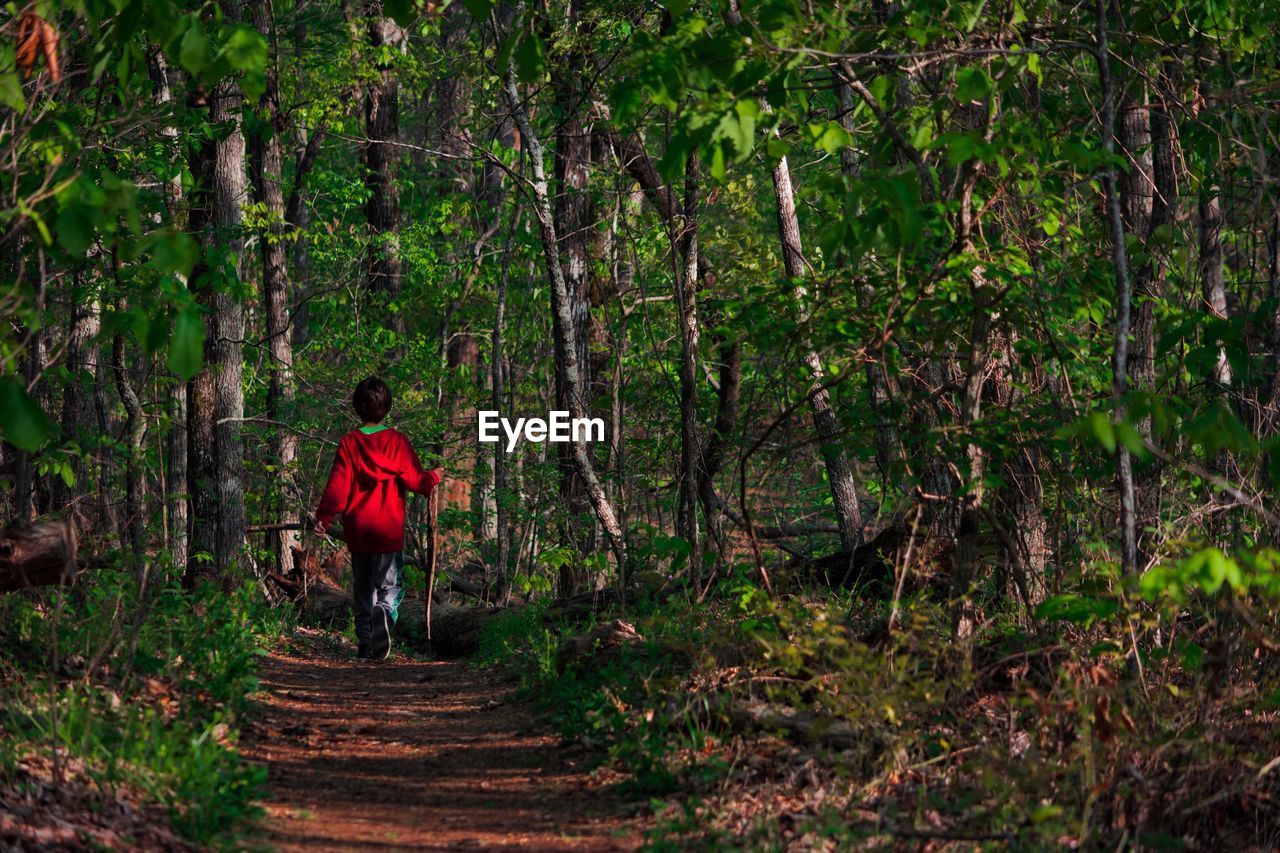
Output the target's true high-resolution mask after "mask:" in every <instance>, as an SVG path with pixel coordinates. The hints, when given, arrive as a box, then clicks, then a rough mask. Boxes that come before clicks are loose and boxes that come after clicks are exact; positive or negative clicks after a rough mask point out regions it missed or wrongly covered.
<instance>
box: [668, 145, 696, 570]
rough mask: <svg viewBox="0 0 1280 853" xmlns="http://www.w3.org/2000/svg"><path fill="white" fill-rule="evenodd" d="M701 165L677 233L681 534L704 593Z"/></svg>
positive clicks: (691, 175) (691, 167) (689, 177)
mask: <svg viewBox="0 0 1280 853" xmlns="http://www.w3.org/2000/svg"><path fill="white" fill-rule="evenodd" d="M698 183H699V181H698V161H697V158H696V157H694V156H693V155H690V156H689V159H688V161H687V162H686V164H685V189H684V204H683V205H682V213H681V216H680V217H679V218H678V219H677V220H676V223H677V224H678V227H677V228H676V229H675V230H673V233H672V236H673V237H674V238H675V245H673V246H672V249H673V254H674V256H675V258H674V259H675V262H676V270H675V276H674V278H675V282H676V306H677V309H678V311H679V318H678V322H679V324H680V477H679V490H678V493H677V507H676V535H677V536H679V537H680V538H682V539H684V540H685V541H686V542H688V543H689V579H690V581H691V582H692V584H693V588H694V589H695V590H701V588H702V549H701V547H700V544H701V543H700V540H699V536H698V487H699V476H698V472H699V470H700V469H701V468H702V463H701V460H700V457H701V455H702V447H701V445H700V443H699V441H698V396H697V394H698V338H699V329H698V191H699V186H698Z"/></svg>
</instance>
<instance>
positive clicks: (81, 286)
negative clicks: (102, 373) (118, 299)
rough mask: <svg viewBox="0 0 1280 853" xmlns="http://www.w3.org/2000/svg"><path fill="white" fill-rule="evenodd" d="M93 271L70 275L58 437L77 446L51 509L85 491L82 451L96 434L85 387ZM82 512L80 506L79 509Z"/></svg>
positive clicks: (91, 355) (91, 380) (90, 372)
mask: <svg viewBox="0 0 1280 853" xmlns="http://www.w3.org/2000/svg"><path fill="white" fill-rule="evenodd" d="M92 275H93V272H92V270H91V268H90V267H89V266H88V265H86V266H85V267H84V268H82V269H81V270H78V271H77V272H76V273H75V274H74V276H73V281H74V286H73V289H72V291H71V322H70V327H69V328H68V330H67V355H66V367H67V381H66V383H65V384H64V385H63V386H62V440H63V441H74V442H76V443H77V444H78V445H79V446H80V450H81V452H80V454H78V455H77V456H76V457H75V458H74V459H73V460H72V463H71V470H72V472H73V473H74V474H75V483H74V485H72V486H67V485H66V484H65V483H63V482H62V480H61V479H58V481H57V482H56V483H55V484H54V499H53V503H54V508H55V509H61V508H63V507H65V506H69V505H70V504H72V503H74V502H76V495H77V493H79V494H81V495H87V494H89V493H90V492H91V491H92V489H91V488H90V486H89V466H88V465H87V464H86V463H85V461H84V453H85V451H86V449H87V448H89V447H91V446H92V445H93V443H94V441H95V439H96V438H98V437H100V434H99V432H98V430H97V428H96V427H97V424H96V422H95V420H94V414H93V399H92V396H91V394H90V391H89V389H91V388H93V387H94V385H95V383H96V381H97V375H96V368H97V365H98V358H99V355H98V342H97V337H98V332H99V331H100V330H101V328H102V314H101V312H100V311H99V309H98V296H97V293H95V292H93V291H94V288H93V287H92V286H87V285H86V281H87V280H90V278H91V276H92ZM79 511H80V512H82V513H83V512H84V510H83V508H81V509H80V510H79Z"/></svg>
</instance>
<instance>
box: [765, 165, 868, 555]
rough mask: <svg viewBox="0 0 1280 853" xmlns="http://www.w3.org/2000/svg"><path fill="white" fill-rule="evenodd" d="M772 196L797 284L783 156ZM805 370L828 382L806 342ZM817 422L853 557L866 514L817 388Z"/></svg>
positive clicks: (800, 265)
mask: <svg viewBox="0 0 1280 853" xmlns="http://www.w3.org/2000/svg"><path fill="white" fill-rule="evenodd" d="M773 193H774V198H775V199H776V201H777V214H778V235H779V237H780V238H781V241H782V262H783V266H784V267H785V269H786V272H787V275H788V276H790V277H791V278H792V279H793V280H796V281H797V282H800V281H802V280H803V279H806V278H808V271H807V269H806V265H805V260H804V252H803V249H802V245H801V242H800V223H799V220H798V219H797V218H796V203H795V194H794V192H793V190H792V188H791V169H790V167H789V166H788V165H787V158H786V157H783V158H782V159H781V160H779V161H778V165H777V166H775V167H774V169H773ZM797 291H798V292H797V294H796V297H797V304H798V305H799V306H800V307H799V309H798V310H799V315H798V316H797V317H796V321H797V323H798V324H799V325H801V326H803V325H805V324H807V323H808V322H809V310H808V308H807V307H806V306H805V300H806V299H807V298H808V294H807V292H806V289H805V287H804V286H803V284H799V283H798V284H797ZM804 351H805V357H804V362H805V366H806V367H807V368H808V371H809V378H810V381H811V382H812V383H813V385H812V386H811V387H812V388H817V387H818V386H820V385H821V384H822V382H823V380H824V379H825V378H826V372H825V371H824V370H823V367H822V359H821V358H820V357H819V356H818V353H817V352H815V351H814V350H813V348H812V345H811V344H809V343H807V342H806V344H805V349H804ZM809 405H810V409H811V411H812V412H813V424H814V427H815V429H816V430H817V433H818V439H819V440H820V441H821V442H822V459H823V462H824V463H825V465H826V469H827V482H828V484H829V485H830V488H831V500H832V504H833V505H834V507H835V511H836V525H837V526H838V527H839V528H840V547H841V549H842V550H843V551H845V552H847V553H850V554H852V553H853V551H854V549H855V548H857V547H858V545H859V544H860V543H861V541H862V512H861V510H860V509H859V507H858V493H857V491H856V489H855V488H854V483H853V472H852V471H851V470H850V468H849V460H848V459H847V457H846V456H845V452H844V446H843V443H842V438H841V435H840V422H839V420H838V419H837V418H836V413H835V410H834V409H833V408H832V405H831V394H830V392H829V391H827V390H826V389H822V390H818V391H816V392H815V393H813V395H812V397H811V398H810V403H809Z"/></svg>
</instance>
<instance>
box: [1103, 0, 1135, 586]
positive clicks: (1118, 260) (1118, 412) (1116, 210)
mask: <svg viewBox="0 0 1280 853" xmlns="http://www.w3.org/2000/svg"><path fill="white" fill-rule="evenodd" d="M1095 20H1096V23H1097V33H1098V45H1097V60H1098V82H1099V85H1100V87H1101V89H1102V150H1103V151H1104V152H1106V153H1107V154H1108V155H1113V154H1114V153H1115V145H1116V138H1115V123H1116V92H1115V82H1114V81H1113V80H1112V78H1111V54H1110V50H1111V48H1110V47H1109V46H1108V44H1107V4H1106V2H1105V0H1097V5H1096V8H1095ZM1102 181H1103V186H1104V188H1105V192H1106V200H1107V223H1108V225H1109V228H1110V231H1111V252H1112V261H1113V264H1114V266H1115V276H1116V333H1115V345H1114V348H1113V355H1112V379H1111V399H1112V404H1113V406H1114V407H1115V416H1116V419H1117V420H1122V419H1123V418H1124V417H1125V413H1126V411H1127V407H1126V404H1125V395H1126V392H1127V390H1128V388H1127V385H1128V377H1129V331H1130V329H1129V320H1130V302H1131V300H1132V297H1133V289H1132V285H1131V284H1130V281H1129V256H1128V253H1127V251H1126V249H1125V244H1124V236H1125V216H1124V211H1123V210H1122V207H1121V203H1120V187H1119V182H1118V181H1117V180H1116V170H1115V168H1108V169H1107V170H1106V171H1105V172H1103V175H1102ZM1117 452H1118V454H1119V457H1118V462H1117V482H1118V486H1119V492H1120V536H1121V550H1120V560H1121V567H1122V568H1123V570H1124V572H1125V573H1126V574H1136V573H1137V571H1138V519H1137V507H1136V505H1135V498H1134V482H1133V466H1132V461H1131V460H1130V458H1129V449H1128V448H1127V447H1126V446H1125V445H1124V443H1123V442H1122V443H1120V445H1119V448H1118V450H1117Z"/></svg>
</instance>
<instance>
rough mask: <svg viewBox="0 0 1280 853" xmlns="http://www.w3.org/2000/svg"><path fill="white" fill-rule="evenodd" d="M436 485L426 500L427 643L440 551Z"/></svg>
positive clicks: (437, 490)
mask: <svg viewBox="0 0 1280 853" xmlns="http://www.w3.org/2000/svg"><path fill="white" fill-rule="evenodd" d="M443 485H444V483H443V482H440V483H437V484H436V487H435V488H434V489H432V490H431V495H430V496H429V497H428V498H427V642H431V593H432V592H433V591H434V590H435V588H436V554H437V553H438V552H439V550H440V535H439V533H440V530H439V515H440V487H441V486H443Z"/></svg>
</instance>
